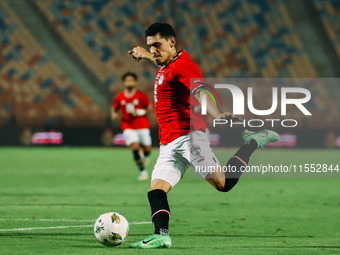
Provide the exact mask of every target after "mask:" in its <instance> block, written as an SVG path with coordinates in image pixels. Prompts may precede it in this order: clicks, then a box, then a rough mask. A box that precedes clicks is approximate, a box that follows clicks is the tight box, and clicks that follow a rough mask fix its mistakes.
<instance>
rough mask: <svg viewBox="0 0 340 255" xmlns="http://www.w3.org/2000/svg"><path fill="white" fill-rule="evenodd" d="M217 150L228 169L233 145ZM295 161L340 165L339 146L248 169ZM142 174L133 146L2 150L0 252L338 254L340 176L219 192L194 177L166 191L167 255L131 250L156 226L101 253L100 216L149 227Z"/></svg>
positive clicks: (271, 153) (280, 155) (278, 153)
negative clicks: (114, 216)
mask: <svg viewBox="0 0 340 255" xmlns="http://www.w3.org/2000/svg"><path fill="white" fill-rule="evenodd" d="M216 151H217V155H218V157H219V159H220V161H221V162H223V163H224V162H225V161H226V160H227V159H228V158H229V157H230V156H231V155H232V154H233V153H234V152H235V149H224V150H223V149H218V150H216ZM157 154H158V151H157V149H154V151H153V152H152V157H151V161H152V163H154V162H155V160H156V158H157ZM299 160H300V161H301V160H302V161H305V163H311V162H308V161H309V160H313V161H314V162H315V160H320V161H322V162H323V163H329V164H330V163H333V164H334V163H339V150H297V149H293V150H281V149H275V150H268V149H260V150H258V151H256V152H255V154H254V155H253V157H252V159H251V162H250V163H251V164H259V163H260V162H263V163H266V162H278V163H284V164H290V163H294V162H298V161H299ZM148 170H149V171H150V170H151V166H150V167H149V169H148ZM137 175H138V171H137V168H136V166H135V165H134V162H133V160H132V155H131V152H130V151H129V150H127V149H112V148H110V149H105V148H0V218H1V219H0V229H1V231H0V254H340V199H339V198H340V192H339V187H340V179H336V178H332V179H330V178H329V179H317V178H309V179H307V178H306V179H288V178H286V179H278V178H277V179H268V178H266V179H254V178H243V179H241V180H240V182H239V183H238V185H237V186H236V187H235V188H234V189H233V190H232V191H231V192H229V193H219V192H217V191H215V190H214V189H213V188H212V187H211V186H210V185H209V184H208V183H207V182H206V181H204V180H203V179H200V178H192V177H190V173H189V171H188V172H187V173H186V175H185V177H184V178H183V179H182V180H181V182H180V183H179V184H178V185H177V186H176V187H175V188H174V189H173V190H172V191H171V192H170V193H169V195H168V199H169V203H170V207H171V213H172V214H171V220H170V234H171V237H172V242H173V247H172V248H171V249H169V250H162V251H160V250H151V251H150V250H131V249H129V248H128V245H129V244H130V243H132V242H136V241H139V240H141V239H143V238H144V237H146V236H147V235H149V234H150V233H152V230H153V228H152V224H144V225H136V224H133V225H130V235H129V237H128V238H127V240H126V241H125V243H123V244H122V245H121V246H118V247H113V248H109V247H105V246H103V245H101V244H100V243H99V242H97V240H96V239H95V237H94V234H93V227H92V225H93V224H94V221H95V219H96V218H97V217H98V216H99V215H100V214H102V213H104V212H108V211H117V212H119V213H121V214H122V215H124V216H125V217H126V218H127V219H128V221H129V222H130V223H134V222H145V221H150V209H149V206H148V201H147V196H146V194H147V191H148V189H149V181H147V182H138V181H137ZM23 219H27V220H23ZM41 219H51V221H41ZM62 219H63V220H62ZM79 225H83V227H77V226H79ZM87 225H91V226H87ZM68 226H70V227H68ZM52 227H56V228H52ZM59 227H65V228H59ZM18 228H21V229H23V230H19V231H18V230H15V229H18ZM27 228H41V229H31V230H27ZM8 229H12V230H8Z"/></svg>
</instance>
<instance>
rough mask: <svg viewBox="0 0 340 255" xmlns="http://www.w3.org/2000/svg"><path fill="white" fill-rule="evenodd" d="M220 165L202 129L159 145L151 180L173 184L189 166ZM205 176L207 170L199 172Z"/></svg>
mask: <svg viewBox="0 0 340 255" xmlns="http://www.w3.org/2000/svg"><path fill="white" fill-rule="evenodd" d="M190 165H191V166H193V167H195V166H211V165H213V166H220V162H219V161H218V159H217V158H216V156H215V154H214V153H213V151H212V150H211V148H210V142H209V139H208V137H207V135H206V134H205V133H203V132H202V131H193V132H192V133H190V134H186V135H182V136H180V137H178V138H176V139H175V140H173V141H172V142H170V143H168V144H162V145H161V146H160V151H159V156H158V159H157V162H156V165H155V167H154V169H153V171H152V175H151V181H152V180H155V179H160V180H163V181H166V182H168V183H169V184H170V185H171V187H173V186H175V185H176V184H177V183H178V182H179V180H180V179H181V178H182V176H183V175H184V173H185V172H186V170H187V169H188V168H189V166H190ZM199 173H200V175H201V176H202V177H203V178H206V177H207V175H208V174H209V172H199Z"/></svg>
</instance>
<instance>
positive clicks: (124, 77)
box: [122, 72, 138, 81]
mask: <svg viewBox="0 0 340 255" xmlns="http://www.w3.org/2000/svg"><path fill="white" fill-rule="evenodd" d="M128 76H132V77H133V78H134V79H135V80H136V81H137V80H138V76H137V74H135V73H133V72H127V73H125V74H123V76H122V81H125V79H126V77H128Z"/></svg>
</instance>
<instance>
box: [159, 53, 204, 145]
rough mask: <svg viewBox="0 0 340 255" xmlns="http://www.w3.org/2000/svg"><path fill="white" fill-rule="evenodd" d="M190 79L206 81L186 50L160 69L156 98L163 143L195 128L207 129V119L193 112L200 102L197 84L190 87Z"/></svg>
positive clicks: (160, 136)
mask: <svg viewBox="0 0 340 255" xmlns="http://www.w3.org/2000/svg"><path fill="white" fill-rule="evenodd" d="M190 78H200V80H201V81H203V76H202V72H201V70H200V69H199V67H198V65H197V64H196V63H195V62H193V61H192V59H191V57H190V56H189V54H188V53H187V52H186V51H185V50H181V51H179V52H178V54H177V56H176V57H174V58H173V60H172V61H171V62H170V63H169V64H168V65H164V66H160V67H159V68H158V72H157V75H156V79H155V88H154V97H155V112H156V117H157V121H158V124H159V139H160V144H167V143H169V142H171V141H173V140H174V139H176V138H178V137H179V136H181V135H185V134H188V133H190V132H191V131H192V130H202V131H205V127H206V124H205V119H204V118H202V116H200V115H198V114H195V113H194V112H193V108H194V107H195V106H197V105H199V102H198V101H197V99H196V98H195V97H194V96H193V95H192V93H191V91H192V89H194V88H195V87H193V86H192V87H191V88H190ZM197 86H199V84H197V85H196V87H197ZM190 118H191V119H190Z"/></svg>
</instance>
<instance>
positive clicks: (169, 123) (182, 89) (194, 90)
mask: <svg viewBox="0 0 340 255" xmlns="http://www.w3.org/2000/svg"><path fill="white" fill-rule="evenodd" d="M145 36H146V40H147V45H148V46H149V48H150V52H148V51H146V50H145V49H144V48H142V47H140V46H137V47H135V48H133V49H132V50H130V51H129V54H131V55H132V58H133V59H134V60H135V61H137V62H138V61H140V60H142V59H148V60H150V61H151V62H153V63H154V64H156V65H158V72H157V74H156V79H155V85H154V86H155V87H154V101H155V112H156V117H157V120H158V123H159V137H160V144H161V145H160V152H159V157H158V160H157V162H156V165H155V166H154V169H153V171H152V176H151V189H150V191H149V192H148V199H149V203H150V207H151V218H152V222H153V224H154V230H155V231H154V234H152V235H150V236H149V237H147V238H146V239H144V240H142V241H140V242H137V243H134V244H131V245H130V247H131V248H142V249H143V248H170V247H171V238H170V236H169V231H168V225H169V218H170V208H169V204H168V201H167V193H168V192H169V191H170V190H171V189H172V188H173V187H174V186H175V185H176V184H177V183H178V182H179V180H180V179H181V178H182V176H183V174H184V173H185V171H186V170H187V168H188V167H189V166H190V165H192V166H194V167H195V166H213V165H219V166H220V163H219V161H218V159H217V158H216V156H215V155H214V153H213V152H212V150H211V148H210V143H209V140H208V138H207V135H206V133H205V120H204V119H203V118H202V116H199V115H198V114H196V113H195V112H194V111H193V109H194V107H196V106H198V105H199V102H200V98H201V96H202V95H203V94H206V92H205V91H204V90H203V89H204V86H205V85H204V83H196V85H195V86H190V79H191V78H194V79H195V80H199V81H201V82H203V76H202V73H201V70H200V69H199V67H198V66H197V64H196V63H194V62H193V61H192V59H191V58H190V56H189V54H188V53H187V52H186V51H184V50H180V51H178V52H177V50H176V48H175V45H176V34H175V31H174V29H173V28H172V27H171V26H170V25H169V24H166V23H160V22H157V23H154V24H152V25H151V26H149V27H148V28H147V30H146V31H145ZM205 96H206V95H205ZM206 98H207V111H208V112H209V114H211V115H212V116H213V117H214V118H215V119H224V118H225V119H233V120H239V118H237V117H235V116H233V115H232V114H231V113H229V112H225V113H220V112H219V110H218V109H217V107H216V106H215V104H214V102H213V100H212V99H211V98H210V97H208V96H207V97H206ZM242 137H243V140H244V141H245V143H244V144H243V145H242V147H241V148H240V149H239V150H238V151H237V152H236V154H235V155H234V156H233V157H231V158H230V159H229V161H228V162H227V165H226V167H227V169H228V167H229V168H230V167H232V168H235V169H237V172H236V173H235V174H232V176H231V175H230V173H228V172H226V173H225V172H223V171H216V172H203V171H202V172H199V173H200V175H201V176H202V177H203V178H205V179H206V180H207V182H208V183H210V184H211V185H212V186H213V187H214V188H215V189H216V190H218V191H222V192H228V191H229V190H231V189H232V188H233V187H234V186H235V185H236V183H237V182H238V179H239V178H240V176H241V174H242V168H244V167H245V166H246V165H247V163H248V161H249V158H250V156H251V154H252V153H253V152H254V151H255V150H256V149H257V148H258V147H263V146H264V145H266V144H267V143H268V142H274V141H277V140H278V139H279V135H278V134H276V133H275V132H273V131H270V130H264V131H259V132H251V131H247V130H245V131H244V132H243V134H242ZM195 169H196V168H195Z"/></svg>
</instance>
